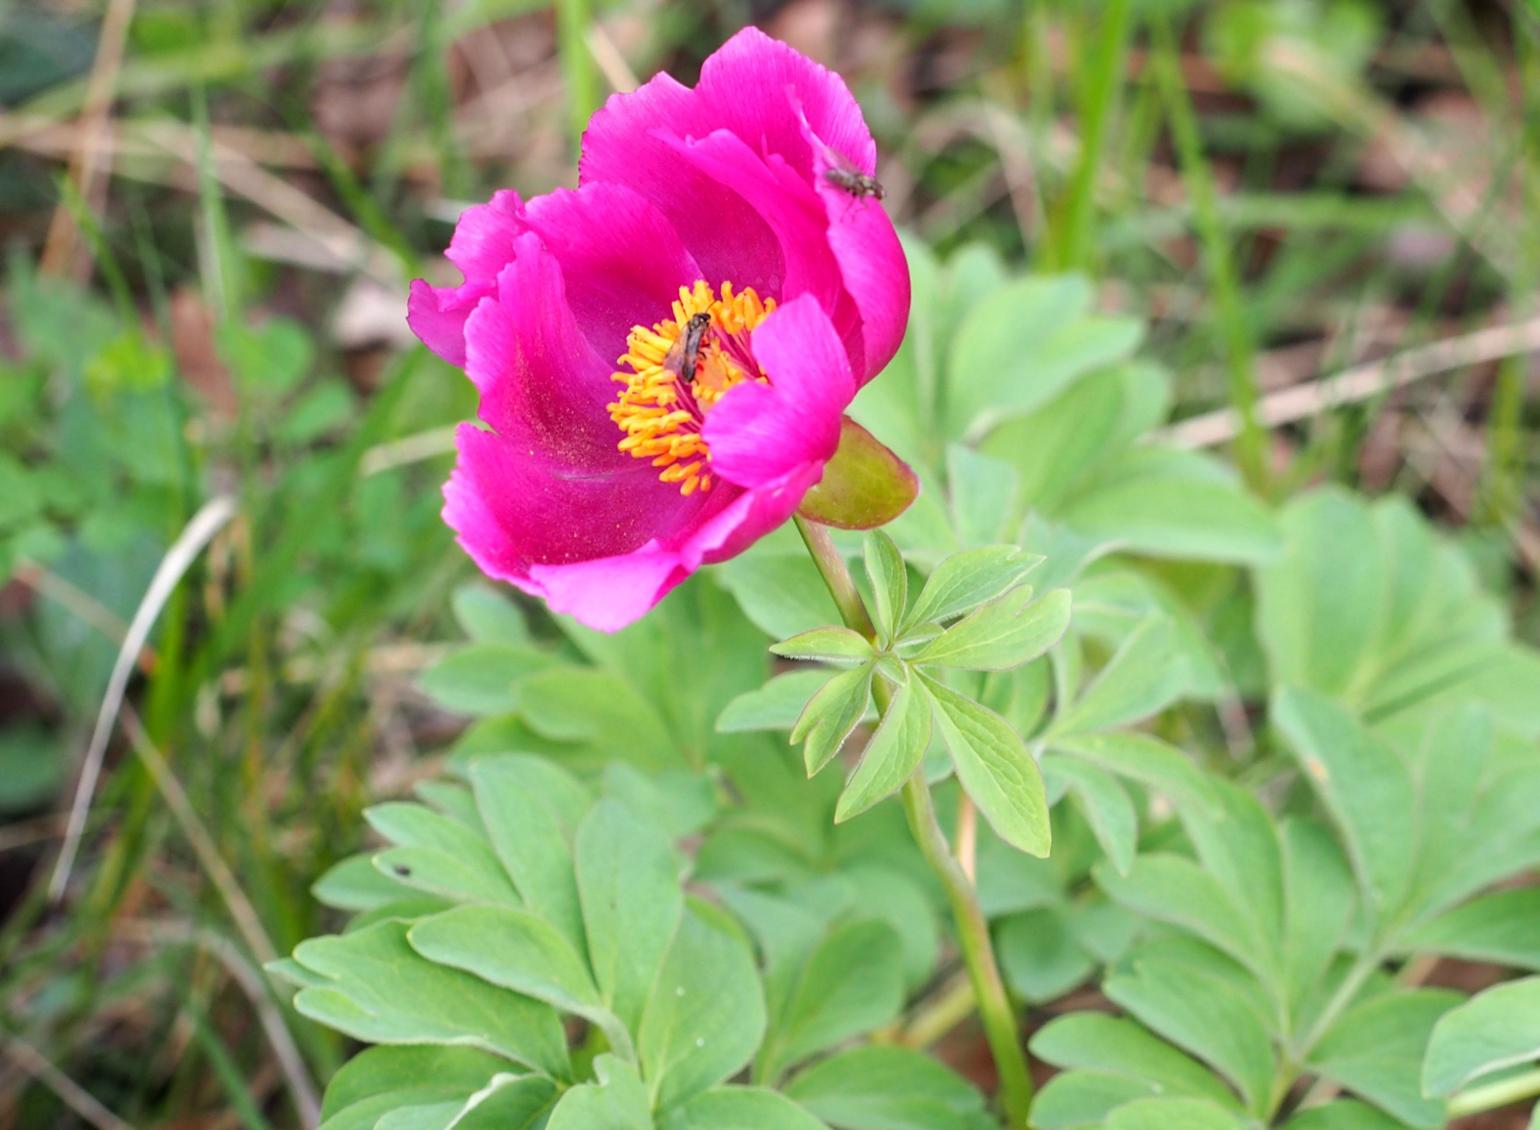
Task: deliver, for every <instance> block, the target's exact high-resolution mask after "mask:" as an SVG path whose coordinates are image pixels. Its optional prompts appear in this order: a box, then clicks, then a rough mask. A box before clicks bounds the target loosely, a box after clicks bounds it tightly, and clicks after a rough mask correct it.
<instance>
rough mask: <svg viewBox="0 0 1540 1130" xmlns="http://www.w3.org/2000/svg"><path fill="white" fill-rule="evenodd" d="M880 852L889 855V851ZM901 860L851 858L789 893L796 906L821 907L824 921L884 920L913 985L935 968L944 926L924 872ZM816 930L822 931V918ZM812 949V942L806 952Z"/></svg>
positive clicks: (924, 982) (913, 987) (923, 979)
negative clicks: (906, 866)
mask: <svg viewBox="0 0 1540 1130" xmlns="http://www.w3.org/2000/svg"><path fill="white" fill-rule="evenodd" d="M882 858H883V859H886V852H884V853H883V856H882ZM902 866H903V863H902V862H900V863H898V864H897V865H895V864H892V863H886V862H860V861H852V862H851V863H847V864H843V865H842V866H841V867H840V868H839V870H838V871H836V872H833V873H831V874H828V875H821V876H819V877H818V878H816V879H813V880H812V881H810V882H808V883H805V884H802V885H799V886H797V887H794V888H792V889H791V892H790V894H791V899H792V901H793V902H794V903H795V904H796V905H797V906H799V907H808V908H817V909H818V910H819V911H821V912H822V914H823V920H824V921H825V922H836V921H841V920H851V921H853V920H856V919H861V918H871V919H876V920H877V921H880V922H886V923H887V924H888V925H889V926H891V927H892V928H893V932H894V933H895V934H897V935H898V940H899V944H900V947H901V948H902V950H903V954H904V971H905V981H906V982H907V985H908V987H909V988H911V989H918V988H920V987H921V986H923V985H925V984H926V983H927V982H929V981H930V979H931V977H932V976H934V974H935V970H936V958H937V956H938V953H939V950H940V944H941V943H940V937H939V934H940V929H939V923H938V922H937V908H936V907H935V905H934V904H933V902H932V900H931V897H930V892H929V888H927V887H925V886H923V885H922V880H923V879H924V878H926V877H925V876H917V875H915V874H914V873H913V872H912V871H906V870H901V869H900V868H901V867H902ZM816 933H817V934H821V933H822V925H821V924H820V927H819V929H818V930H817V931H816ZM814 940H816V938H815V939H814ZM811 949H812V943H811V942H809V944H808V945H807V946H806V947H804V952H806V951H810V950H811Z"/></svg>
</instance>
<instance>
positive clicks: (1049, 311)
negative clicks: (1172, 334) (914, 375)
mask: <svg viewBox="0 0 1540 1130" xmlns="http://www.w3.org/2000/svg"><path fill="white" fill-rule="evenodd" d="M1091 297H1092V296H1091V287H1090V284H1089V282H1088V281H1087V280H1086V279H1085V278H1084V277H1082V276H1079V275H1072V276H1064V277H1060V278H1050V277H1044V276H1029V277H1026V278H1021V279H1016V280H1013V281H1011V282H1009V283H1006V284H1005V285H1004V286H1002V287H1000V288H999V289H997V290H994V291H992V292H990V293H987V294H984V295H983V296H982V297H980V298H978V299H977V300H976V301H974V302H973V303H972V305H971V306H969V308H968V310H967V313H966V314H965V315H964V317H963V319H962V323H961V324H960V325H959V326H958V327H957V330H956V333H955V334H954V335H953V337H952V345H951V350H950V352H949V354H948V357H947V366H946V372H947V397H946V401H945V403H946V409H947V416H946V421H945V426H946V434H947V435H949V436H957V435H961V434H963V433H964V432H970V433H973V434H982V433H983V432H985V431H987V430H988V428H989V427H990V426H992V425H993V424H994V423H995V422H997V421H998V420H1000V419H1003V418H1008V417H1010V416H1012V415H1019V414H1020V413H1023V412H1027V411H1030V410H1031V409H1033V408H1036V407H1037V406H1038V405H1040V404H1044V403H1046V402H1047V401H1048V400H1050V399H1052V398H1053V397H1054V396H1055V395H1056V394H1057V393H1058V392H1059V391H1060V390H1061V389H1063V388H1065V387H1067V386H1068V385H1069V384H1070V383H1071V382H1072V381H1074V380H1075V379H1077V378H1078V377H1080V376H1082V375H1083V374H1085V373H1088V372H1090V371H1092V370H1094V369H1099V368H1101V367H1103V366H1105V365H1110V364H1112V363H1113V362H1115V361H1118V360H1120V359H1121V358H1123V357H1126V356H1127V355H1128V354H1129V353H1130V352H1132V350H1133V348H1134V347H1135V346H1136V345H1137V344H1138V342H1139V338H1140V337H1141V336H1142V334H1143V327H1142V326H1141V325H1140V323H1139V322H1138V320H1137V319H1134V318H1110V317H1100V316H1097V315H1094V314H1092V313H1091V312H1090V307H1091ZM933 426H934V425H933Z"/></svg>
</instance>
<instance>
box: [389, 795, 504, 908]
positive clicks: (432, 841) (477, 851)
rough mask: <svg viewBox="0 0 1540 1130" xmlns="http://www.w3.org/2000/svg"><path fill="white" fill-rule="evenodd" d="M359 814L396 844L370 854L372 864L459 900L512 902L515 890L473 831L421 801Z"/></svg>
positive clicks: (405, 881)
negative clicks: (372, 858)
mask: <svg viewBox="0 0 1540 1130" xmlns="http://www.w3.org/2000/svg"><path fill="white" fill-rule="evenodd" d="M364 818H365V819H366V820H368V821H369V823H370V825H371V826H372V827H373V828H374V830H375V831H377V832H378V833H379V834H380V835H382V836H384V837H385V838H386V839H387V840H390V841H391V842H392V843H394V844H397V845H399V846H397V847H394V848H388V849H386V850H385V851H382V852H380V853H379V854H378V855H376V856H375V857H374V862H375V866H376V867H377V868H379V869H380V871H382V872H383V873H384V874H386V875H390V876H392V877H393V878H395V879H396V880H397V881H398V882H400V883H402V884H404V885H406V886H409V887H414V888H416V889H417V890H422V891H428V892H430V893H432V894H436V895H443V896H444V897H445V898H450V899H455V900H459V901H476V902H501V903H509V904H512V905H515V906H517V905H518V903H519V893H518V891H517V890H515V889H514V886H513V883H512V882H511V881H510V880H509V878H508V873H507V872H506V871H504V870H503V866H502V864H501V863H500V862H498V859H497V856H495V855H494V854H492V849H491V848H489V847H488V846H487V841H486V840H485V838H483V836H482V835H481V834H479V833H478V832H477V831H475V830H472V829H470V828H467V827H466V826H465V825H464V824H462V823H460V822H459V821H458V820H455V819H453V818H451V817H448V816H445V815H443V814H442V813H438V812H434V811H433V810H432V809H431V808H428V807H427V806H425V805H421V804H405V803H391V804H379V805H375V806H374V807H373V808H370V809H367V810H365V812H364Z"/></svg>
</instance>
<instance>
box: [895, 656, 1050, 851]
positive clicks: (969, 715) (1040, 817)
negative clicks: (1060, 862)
mask: <svg viewBox="0 0 1540 1130" xmlns="http://www.w3.org/2000/svg"><path fill="white" fill-rule="evenodd" d="M919 678H921V679H922V680H923V683H922V685H923V687H924V690H925V691H926V693H927V694H928V695H929V696H930V697H931V699H932V701H933V704H934V708H935V711H936V714H935V718H936V721H937V723H938V724H939V725H940V727H941V734H942V736H943V737H944V738H945V739H946V745H947V749H948V750H949V751H950V752H951V754H952V764H953V765H955V766H956V768H957V778H958V780H959V781H960V782H961V783H962V787H963V789H964V790H965V791H966V792H967V794H968V796H969V797H970V798H971V799H972V800H973V803H974V804H976V805H978V808H979V811H980V812H982V813H983V814H984V817H985V819H987V820H988V821H989V826H990V827H991V828H993V829H994V830H995V834H996V835H998V836H999V837H1000V838H1001V839H1002V840H1004V841H1005V842H1006V843H1008V844H1010V845H1012V846H1013V847H1016V848H1019V849H1020V850H1022V851H1024V852H1027V853H1028V854H1029V855H1042V856H1046V855H1047V854H1048V847H1049V843H1050V840H1051V833H1050V830H1049V823H1048V795H1047V792H1046V791H1045V789H1044V788H1043V777H1042V774H1041V773H1040V772H1038V768H1037V762H1036V761H1034V760H1033V759H1032V754H1031V753H1030V752H1029V751H1028V749H1027V747H1026V746H1025V745H1024V744H1023V743H1022V740H1021V736H1020V735H1019V734H1017V733H1016V731H1015V730H1013V729H1012V728H1011V726H1010V723H1008V722H1007V721H1006V720H1005V719H1003V718H1001V717H1000V716H999V715H998V714H996V713H995V712H994V711H992V710H989V709H988V708H986V707H983V706H980V705H979V704H978V703H976V702H972V701H970V700H969V699H966V698H964V697H963V696H962V695H960V694H958V693H957V692H956V691H954V690H952V689H951V688H949V687H946V686H944V685H942V684H941V683H939V682H937V681H936V680H934V679H932V678H930V677H929V676H925V675H920V676H919Z"/></svg>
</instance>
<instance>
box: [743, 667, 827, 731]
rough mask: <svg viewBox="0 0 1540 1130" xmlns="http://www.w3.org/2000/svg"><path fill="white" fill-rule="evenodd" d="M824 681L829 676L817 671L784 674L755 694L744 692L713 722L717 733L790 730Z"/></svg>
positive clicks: (753, 692)
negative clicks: (715, 723)
mask: <svg viewBox="0 0 1540 1130" xmlns="http://www.w3.org/2000/svg"><path fill="white" fill-rule="evenodd" d="M828 677H829V673H828V672H827V671H821V670H805V671H788V672H786V673H785V674H784V675H777V676H776V677H775V678H773V679H771V680H770V681H769V682H768V683H766V684H765V685H764V686H762V687H760V688H759V689H757V690H752V691H744V692H743V694H741V695H739V696H738V697H737V698H735V699H733V700H732V701H731V702H729V703H728V704H727V708H726V709H725V710H723V711H722V713H721V715H720V716H719V717H718V718H717V732H718V733H722V734H742V733H751V732H754V731H759V730H790V729H791V728H792V727H793V726H795V725H796V724H797V718H798V717H799V716H801V714H802V711H803V709H804V708H805V707H806V706H807V703H808V700H809V699H810V698H812V697H813V695H815V694H816V693H817V692H818V689H819V688H820V687H822V686H823V685H824V683H825V681H826V680H827V679H828Z"/></svg>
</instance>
